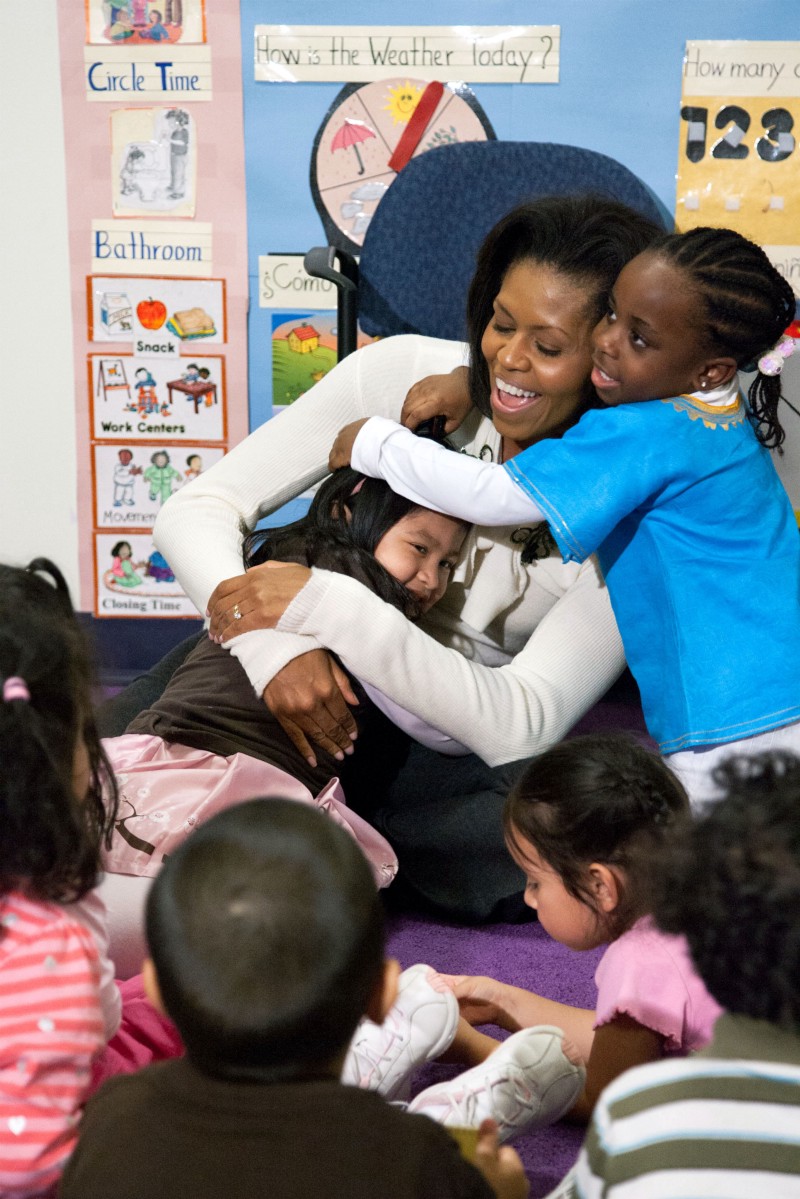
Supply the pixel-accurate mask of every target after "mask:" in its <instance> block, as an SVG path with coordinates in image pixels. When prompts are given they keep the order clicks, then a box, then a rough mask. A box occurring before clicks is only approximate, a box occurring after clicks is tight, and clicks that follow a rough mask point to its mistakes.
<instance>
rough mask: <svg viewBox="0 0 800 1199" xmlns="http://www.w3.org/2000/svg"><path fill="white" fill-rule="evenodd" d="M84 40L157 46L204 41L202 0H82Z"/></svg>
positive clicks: (164, 46) (91, 42) (204, 26)
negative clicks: (84, 10)
mask: <svg viewBox="0 0 800 1199" xmlns="http://www.w3.org/2000/svg"><path fill="white" fill-rule="evenodd" d="M85 3H86V41H87V43H89V44H93V45H109V44H110V45H117V46H119V45H125V46H136V45H139V46H161V47H162V48H163V49H166V48H167V47H168V46H170V45H174V43H175V42H184V43H185V42H190V43H197V42H205V40H206V23H205V0H85Z"/></svg>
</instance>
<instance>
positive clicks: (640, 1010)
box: [354, 734, 719, 1140]
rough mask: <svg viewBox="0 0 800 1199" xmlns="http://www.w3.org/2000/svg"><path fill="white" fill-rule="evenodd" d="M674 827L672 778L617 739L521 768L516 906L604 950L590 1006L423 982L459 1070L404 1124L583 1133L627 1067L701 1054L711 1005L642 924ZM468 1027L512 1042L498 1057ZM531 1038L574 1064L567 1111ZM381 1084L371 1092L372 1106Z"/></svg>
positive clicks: (678, 799)
mask: <svg viewBox="0 0 800 1199" xmlns="http://www.w3.org/2000/svg"><path fill="white" fill-rule="evenodd" d="M687 816H688V802H687V799H686V795H685V793H684V791H683V788H682V787H681V786H680V783H678V781H677V780H676V779H675V776H674V775H673V774H672V772H671V771H670V770H669V769H668V768H667V767H666V765H665V764H664V763H663V762H662V761H661V759H660V758H659V757H658V756H657V755H655V754H653V753H651V752H650V751H649V750H646V749H644V748H643V747H642V746H640V745H637V744H636V742H634V741H632V740H631V739H629V738H628V737H626V736H623V735H621V734H620V735H614V736H601V735H591V736H583V737H575V738H573V739H571V740H569V741H565V742H562V743H561V744H560V745H557V746H554V748H553V749H551V750H548V751H547V752H546V753H544V754H542V755H541V757H538V758H535V759H533V761H531V762H530V763H529V765H528V766H527V767H526V769H525V771H524V772H523V774H522V775H521V776H520V778H519V780H518V781H517V783H516V784H515V786H514V788H513V789H512V791H511V793H510V794H509V797H508V800H507V803H506V809H505V832H506V843H507V845H508V848H509V851H510V853H511V855H512V856H513V858H514V860H515V861H516V863H517V864H518V865H519V866H520V868H521V869H522V870H523V871H524V872H525V876H526V879H527V886H526V890H525V902H526V903H527V904H528V905H529V906H530V907H531V908H534V909H535V910H536V912H537V914H538V917H539V923H540V924H541V926H542V928H544V930H545V931H546V932H548V933H549V934H550V936H551V937H553V938H554V939H555V940H557V941H560V942H561V943H562V944H564V945H567V946H568V947H569V948H570V949H575V950H585V949H595V948H597V947H598V946H599V945H603V944H606V943H608V948H607V949H606V951H605V954H604V955H603V957H602V959H601V961H600V964H599V965H598V968H597V974H596V982H597V988H598V995H597V1003H596V1004H595V1007H594V1008H593V1009H591V1010H586V1009H583V1008H575V1007H571V1006H569V1005H567V1004H563V1003H558V1002H556V1001H555V1000H551V999H546V998H544V997H542V996H540V995H534V994H532V993H531V992H529V991H526V990H524V989H522V988H520V987H513V986H509V985H508V984H506V983H501V982H498V981H496V980H495V979H491V978H484V977H470V976H466V975H443V974H440V975H438V976H435V977H434V978H433V979H431V983H432V984H433V985H440V986H441V985H447V986H449V987H451V988H452V990H453V991H454V993H455V995H456V997H457V999H458V1002H459V1005H460V1009H461V1015H462V1020H461V1023H460V1025H459V1027H458V1029H457V1030H455V1036H454V1040H453V1042H452V1045H451V1047H450V1049H449V1051H448V1052H449V1058H450V1060H459V1059H460V1060H462V1061H466V1062H468V1063H470V1064H472V1069H470V1070H468V1071H467V1072H466V1073H464V1074H461V1075H459V1076H457V1077H456V1078H454V1079H452V1080H451V1081H447V1082H444V1083H441V1084H438V1085H434V1086H432V1087H429V1088H428V1089H427V1090H426V1091H424V1092H423V1093H422V1094H421V1095H419V1096H417V1098H416V1099H414V1100H413V1101H412V1103H411V1104H410V1108H409V1110H410V1111H414V1112H423V1113H425V1114H426V1115H429V1116H432V1117H433V1118H434V1119H436V1120H439V1121H440V1122H442V1123H445V1124H464V1123H470V1122H473V1121H474V1119H475V1118H477V1117H480V1116H481V1115H488V1114H490V1112H489V1110H488V1109H487V1105H488V1104H491V1115H492V1117H493V1118H494V1119H495V1120H496V1121H497V1123H498V1125H499V1132H500V1139H501V1140H505V1139H507V1138H509V1137H512V1136H515V1135H516V1134H517V1133H519V1132H520V1131H521V1130H523V1129H525V1128H529V1127H532V1126H534V1127H538V1126H541V1125H542V1124H547V1123H552V1122H553V1121H554V1120H556V1119H558V1118H559V1116H560V1115H563V1114H564V1112H565V1111H567V1110H569V1111H570V1113H571V1116H572V1118H573V1119H578V1120H586V1119H587V1118H588V1116H589V1114H590V1113H591V1111H592V1108H593V1107H594V1104H595V1102H596V1101H597V1097H598V1095H599V1094H600V1092H601V1091H602V1089H603V1087H604V1086H606V1085H607V1083H609V1082H610V1081H611V1080H612V1079H614V1078H616V1077H617V1076H618V1075H619V1074H621V1073H622V1072H623V1071H624V1070H626V1069H628V1068H629V1067H630V1066H633V1065H638V1064H640V1063H642V1062H647V1061H652V1060H655V1059H656V1058H660V1057H664V1056H670V1055H674V1054H686V1053H689V1052H690V1051H693V1050H695V1049H699V1048H701V1047H702V1046H703V1045H705V1044H707V1043H708V1041H709V1040H710V1038H711V1033H712V1029H713V1026H714V1021H715V1020H716V1018H717V1016H718V1015H719V1006H718V1005H717V1003H716V1002H715V1001H714V1000H713V999H712V998H711V996H710V995H709V994H708V992H707V991H706V989H705V987H704V986H703V983H702V982H701V981H700V979H699V978H697V976H696V974H695V972H694V970H693V968H692V965H691V962H690V960H689V955H688V951H687V949H686V946H685V943H684V942H683V940H682V939H681V938H680V937H670V936H666V935H665V934H664V933H662V932H660V931H659V930H658V929H657V928H655V926H654V925H653V923H652V920H651V918H650V915H649V911H650V906H649V875H650V868H651V863H652V861H653V860H654V858H657V857H658V856H659V855H660V853H661V852H662V851H663V850H664V847H665V846H667V845H668V844H669V842H670V840H671V839H672V838H673V836H674V835H675V831H676V829H678V828H679V827H680V826H681V825H682V824H683V823H684V822H685V820H686V818H687ZM477 1024H479V1025H483V1024H495V1025H497V1026H498V1027H500V1028H503V1029H506V1030H507V1031H508V1032H510V1033H512V1034H513V1035H512V1036H510V1037H508V1039H507V1040H505V1041H503V1042H501V1043H500V1044H499V1045H498V1042H497V1041H496V1040H494V1039H493V1038H492V1037H489V1036H487V1035H486V1034H484V1033H482V1032H479V1031H478V1030H477V1029H476V1028H474V1027H473V1025H477ZM542 1026H545V1027H555V1028H557V1029H559V1030H563V1037H564V1044H565V1046H566V1047H567V1049H568V1050H569V1049H570V1047H571V1048H572V1049H573V1050H575V1051H576V1054H577V1056H578V1058H579V1059H581V1060H583V1061H585V1062H586V1077H585V1084H584V1086H583V1089H582V1091H581V1090H580V1088H578V1090H577V1091H572V1093H571V1098H570V1093H569V1091H568V1089H567V1087H568V1083H569V1081H570V1080H569V1077H568V1074H566V1073H565V1072H564V1071H563V1070H561V1071H560V1072H559V1073H557V1075H556V1080H557V1085H556V1086H555V1087H553V1086H552V1083H553V1081H554V1080H553V1079H552V1078H549V1077H548V1074H547V1071H548V1070H549V1069H550V1064H551V1060H552V1054H548V1053H543V1052H542V1050H543V1048H544V1047H545V1038H544V1037H543V1036H542V1035H541V1033H539V1035H537V1036H536V1037H533V1038H531V1037H530V1033H531V1032H532V1031H533V1030H534V1029H536V1030H541V1029H542ZM364 1035H366V1034H364ZM369 1035H370V1042H371V1044H372V1046H373V1057H374V1058H376V1059H377V1056H378V1055H377V1052H376V1047H377V1046H378V1045H380V1044H381V1043H383V1058H382V1060H381V1064H380V1072H381V1075H382V1076H383V1077H384V1078H385V1079H386V1080H387V1083H388V1084H389V1085H391V1086H396V1084H397V1074H398V1072H399V1071H398V1066H397V1064H396V1061H395V1059H396V1053H395V1050H394V1047H393V1045H392V1043H391V1041H390V1039H389V1037H387V1036H386V1034H385V1033H384V1032H382V1030H381V1029H372V1030H370V1034H369ZM354 1046H356V1047H357V1042H354ZM537 1054H538V1055H541V1065H539V1066H537V1061H536V1057H537ZM512 1063H513V1065H511V1064H512ZM510 1065H511V1069H512V1071H513V1069H514V1068H522V1069H524V1071H525V1073H526V1077H525V1080H524V1085H522V1086H519V1087H517V1088H516V1089H515V1088H514V1087H513V1086H509V1085H508V1082H507V1079H508V1076H509V1066H510ZM401 1069H402V1067H401ZM500 1080H502V1083H503V1090H504V1097H503V1098H502V1099H501V1098H500V1097H499V1095H498V1094H497V1082H498V1081H500ZM387 1083H383V1084H381V1085H380V1086H379V1089H381V1090H382V1091H383V1092H384V1093H385V1092H386V1091H387V1089H388V1086H387ZM559 1089H560V1090H561V1095H560V1096H559V1094H558V1090H559ZM551 1092H553V1093H551ZM564 1098H566V1100H567V1101H566V1102H561V1101H560V1100H563V1099H564Z"/></svg>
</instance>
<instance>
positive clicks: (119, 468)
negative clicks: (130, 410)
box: [92, 442, 225, 529]
mask: <svg viewBox="0 0 800 1199" xmlns="http://www.w3.org/2000/svg"><path fill="white" fill-rule="evenodd" d="M92 450H93V463H94V480H93V481H94V499H95V526H96V527H97V528H98V529H108V528H112V529H113V528H129V529H143V528H144V529H147V528H152V526H153V525H154V523H155V520H156V517H157V516H158V514H159V512H160V511H161V506H162V504H163V503H164V502H165V501H166V500H168V499H169V497H170V496H171V495H173V494H174V493H175V492H176V491H178V490H179V489H180V488H181V487H185V486H186V484H187V483H189V482H191V480H192V479H196V478H197V477H198V475H200V474H202V472H203V471H204V470H205V469H206V468H207V467H209V466H211V465H212V464H213V463H214V462H219V460H220V458H222V456H223V454H224V453H225V451H224V449H223V448H222V446H199V445H187V444H186V443H182V444H180V443H179V444H175V443H172V444H167V445H155V444H153V443H151V444H149V445H143V444H141V443H139V444H138V445H137V444H136V443H134V442H131V443H130V444H128V443H125V442H123V443H122V444H121V445H120V444H115V445H95V446H93V447H92Z"/></svg>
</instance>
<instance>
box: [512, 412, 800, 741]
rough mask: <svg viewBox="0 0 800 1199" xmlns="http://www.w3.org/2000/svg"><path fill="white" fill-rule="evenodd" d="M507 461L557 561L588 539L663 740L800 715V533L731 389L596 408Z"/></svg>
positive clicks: (712, 736) (582, 549)
mask: <svg viewBox="0 0 800 1199" xmlns="http://www.w3.org/2000/svg"><path fill="white" fill-rule="evenodd" d="M506 470H508V472H509V474H510V475H511V477H512V479H513V480H514V482H515V483H516V484H517V485H518V486H519V487H521V488H522V489H523V491H525V492H526V493H527V494H528V495H529V496H531V498H532V499H533V500H534V501H535V502H536V504H537V505H538V506H539V507H540V508H541V510H542V511H543V512H544V513H545V515H546V517H547V519H548V522H549V524H550V527H551V529H552V531H553V535H554V537H555V539H556V541H557V543H558V546H559V549H560V550H561V553H562V555H563V557H564V560H565V561H569V560H570V559H572V560H575V561H578V562H582V561H583V560H584V558H586V557H588V555H589V554H591V553H593V552H595V551H596V552H597V555H598V558H599V561H600V565H601V567H602V569H603V573H604V575H605V578H606V583H607V585H608V590H609V595H610V598H611V603H612V606H613V608H614V613H615V615H616V618H617V623H618V625H619V630H620V634H621V636H622V640H623V643H624V646H625V653H626V656H627V659H628V664H629V666H630V668H631V671H632V672H633V675H634V677H635V678H636V680H637V682H638V684H639V689H640V691H641V695H642V704H643V707H644V714H645V719H646V721H647V727H648V729H649V730H650V732H651V734H652V736H653V737H654V738H655V739H656V740H657V741H658V743H659V748H660V749H661V752H662V753H674V752H675V751H677V750H680V749H687V748H689V747H691V746H701V745H717V744H722V743H726V742H729V741H736V740H739V739H740V738H743V737H749V736H753V735H754V734H756V733H761V732H765V731H766V730H768V729H772V728H778V727H780V726H781V725H784V724H790V723H792V722H793V721H796V720H799V719H800V535H798V529H797V524H796V522H795V519H794V514H793V512H792V508H791V505H790V503H789V497H788V496H787V494H786V492H785V490H784V488H783V486H782V484H781V482H780V479H779V478H778V476H777V474H776V473H775V469H774V467H773V465H772V462H771V460H770V454H769V451H768V450H766V449H765V448H764V447H763V446H762V445H761V444H760V443H759V442H758V440H757V439H756V436H755V434H754V432H753V429H752V426H751V424H750V422H749V420H748V419H747V411H746V408H745V406H744V403H743V402H742V401H741V399H740V400H737V401H736V402H735V403H733V404H731V405H728V406H726V407H724V408H717V407H715V406H712V405H709V404H704V403H703V402H702V400H701V399H700V398H699V397H696V396H680V397H677V398H673V399H667V400H648V401H646V402H644V403H640V404H627V405H623V406H621V407H619V408H605V409H602V410H594V409H593V410H592V411H590V412H587V413H586V414H585V415H584V416H582V417H581V419H580V421H579V422H578V424H577V425H575V426H574V428H572V429H570V430H569V431H568V432H567V433H565V434H564V436H563V437H562V438H560V439H559V440H545V441H540V442H537V444H536V445H533V446H531V447H530V448H529V449H527V450H524V451H523V452H522V453H521V454H519V455H518V456H517V457H515V458H513V459H512V460H511V461H510V462H508V463H507V464H506Z"/></svg>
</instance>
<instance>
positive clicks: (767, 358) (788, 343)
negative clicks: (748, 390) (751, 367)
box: [758, 337, 795, 375]
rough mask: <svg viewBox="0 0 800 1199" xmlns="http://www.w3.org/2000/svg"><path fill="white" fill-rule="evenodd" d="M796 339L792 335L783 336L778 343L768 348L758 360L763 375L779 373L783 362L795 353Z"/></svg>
mask: <svg viewBox="0 0 800 1199" xmlns="http://www.w3.org/2000/svg"><path fill="white" fill-rule="evenodd" d="M794 349H795V346H794V341H793V340H792V338H791V337H782V338H781V339H780V341H779V342H778V344H777V345H776V346H774V347H773V348H772V349H771V350H767V352H766V354H763V355H762V356H761V358H759V360H758V369H759V370H760V371H761V374H762V375H779V374H780V373H781V371H782V370H783V364H784V362H785V361H786V359H787V358H791V356H792V354H793V353H794Z"/></svg>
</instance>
